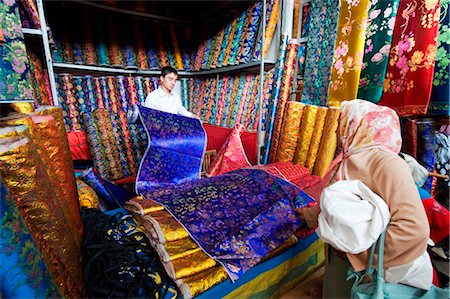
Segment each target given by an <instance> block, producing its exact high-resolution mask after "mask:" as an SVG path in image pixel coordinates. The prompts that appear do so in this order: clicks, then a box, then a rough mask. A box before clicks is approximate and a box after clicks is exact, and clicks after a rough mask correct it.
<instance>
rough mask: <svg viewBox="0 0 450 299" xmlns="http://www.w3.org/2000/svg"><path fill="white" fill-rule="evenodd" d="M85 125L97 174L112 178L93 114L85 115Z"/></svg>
mask: <svg viewBox="0 0 450 299" xmlns="http://www.w3.org/2000/svg"><path fill="white" fill-rule="evenodd" d="M83 119H84V123H85V124H86V126H85V130H86V137H87V139H88V142H89V149H90V152H91V155H92V163H93V164H94V168H95V170H96V171H97V173H98V174H99V175H100V177H102V178H109V177H111V169H110V167H109V164H108V163H107V161H106V159H105V157H106V150H105V147H104V145H103V142H102V139H101V135H100V133H99V131H98V128H97V125H96V123H94V121H95V119H94V117H93V115H92V112H89V113H85V114H83Z"/></svg>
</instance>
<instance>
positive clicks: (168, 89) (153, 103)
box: [143, 66, 198, 118]
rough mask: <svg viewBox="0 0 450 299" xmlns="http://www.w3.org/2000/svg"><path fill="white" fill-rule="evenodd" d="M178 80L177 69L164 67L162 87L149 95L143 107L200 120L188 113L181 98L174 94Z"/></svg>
mask: <svg viewBox="0 0 450 299" xmlns="http://www.w3.org/2000/svg"><path fill="white" fill-rule="evenodd" d="M177 79H178V72H177V70H176V69H174V68H173V67H171V66H165V67H163V68H162V69H161V76H160V77H159V80H160V83H161V84H160V86H159V87H158V88H157V89H156V90H154V91H152V92H151V93H149V94H148V96H147V98H146V99H145V102H144V104H143V106H144V107H147V108H152V109H156V110H160V111H164V112H168V113H173V114H178V115H183V116H187V117H193V118H198V117H197V116H196V115H195V114H193V113H191V112H189V111H187V109H186V108H184V107H183V105H182V104H181V99H180V97H179V96H178V95H177V94H176V93H175V92H173V88H174V87H175V83H176V82H177Z"/></svg>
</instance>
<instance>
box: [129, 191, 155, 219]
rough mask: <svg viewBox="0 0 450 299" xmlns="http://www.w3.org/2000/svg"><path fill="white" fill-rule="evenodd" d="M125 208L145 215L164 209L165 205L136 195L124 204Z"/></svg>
mask: <svg viewBox="0 0 450 299" xmlns="http://www.w3.org/2000/svg"><path fill="white" fill-rule="evenodd" d="M124 207H125V209H127V210H128V211H130V212H131V213H133V214H138V215H141V216H143V215H145V214H148V213H152V212H157V211H162V210H164V207H163V206H162V205H160V204H158V203H157V202H154V201H153V200H150V199H148V200H142V196H139V195H138V196H136V197H133V198H132V199H130V200H129V201H127V202H126V203H125V205H124Z"/></svg>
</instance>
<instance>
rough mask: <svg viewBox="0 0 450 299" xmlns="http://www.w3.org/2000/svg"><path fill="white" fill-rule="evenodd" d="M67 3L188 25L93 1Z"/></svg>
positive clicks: (179, 21)
mask: <svg viewBox="0 0 450 299" xmlns="http://www.w3.org/2000/svg"><path fill="white" fill-rule="evenodd" d="M69 1H72V2H77V3H80V4H83V5H88V6H92V7H96V8H101V9H105V10H110V11H114V12H119V13H124V14H128V15H133V16H138V17H144V18H150V19H154V20H163V21H169V22H176V23H183V24H188V23H189V21H186V20H181V19H176V18H170V17H165V16H161V15H156V14H150V13H145V12H140V11H135V10H129V9H124V8H119V7H114V6H109V5H104V4H99V3H97V2H94V1H81V0H69Z"/></svg>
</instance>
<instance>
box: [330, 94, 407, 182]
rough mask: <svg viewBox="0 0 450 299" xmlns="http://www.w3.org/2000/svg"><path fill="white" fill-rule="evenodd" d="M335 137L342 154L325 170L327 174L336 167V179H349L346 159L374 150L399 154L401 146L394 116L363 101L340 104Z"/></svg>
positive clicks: (390, 112)
mask: <svg viewBox="0 0 450 299" xmlns="http://www.w3.org/2000/svg"><path fill="white" fill-rule="evenodd" d="M338 138H339V139H340V141H341V144H342V152H341V153H340V154H339V155H338V156H337V157H336V158H335V159H334V160H333V162H332V163H331V165H330V167H329V168H328V173H330V172H331V171H332V170H333V169H335V168H336V166H339V168H338V171H337V174H336V175H337V176H336V179H338V180H339V179H346V178H347V177H348V176H347V169H346V168H347V167H346V161H345V160H346V159H347V158H348V157H349V156H351V155H353V154H356V153H360V152H362V151H365V150H370V149H373V148H380V149H383V150H387V151H390V152H392V153H395V154H398V153H399V152H400V149H401V146H402V136H401V132H400V121H399V118H398V115H397V113H396V112H395V111H394V110H393V109H391V108H388V107H385V106H378V105H376V104H373V103H371V102H368V101H364V100H352V101H345V102H342V104H341V115H340V119H339V128H338ZM340 162H342V163H340ZM339 163H340V165H338V164H339Z"/></svg>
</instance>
